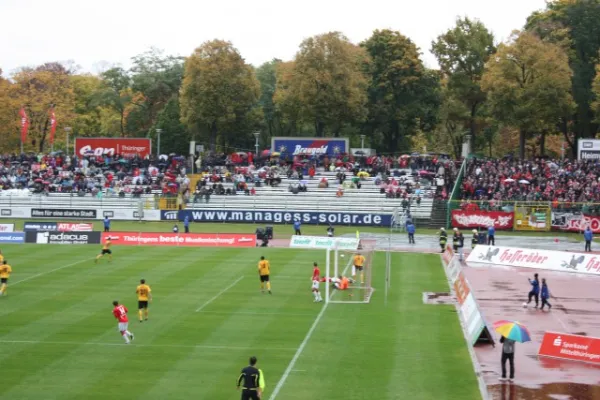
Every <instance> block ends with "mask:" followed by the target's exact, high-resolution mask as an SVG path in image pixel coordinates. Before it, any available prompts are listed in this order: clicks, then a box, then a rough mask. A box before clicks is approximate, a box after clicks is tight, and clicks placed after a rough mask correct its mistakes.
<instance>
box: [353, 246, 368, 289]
mask: <svg viewBox="0 0 600 400" xmlns="http://www.w3.org/2000/svg"><path fill="white" fill-rule="evenodd" d="M364 267H365V257H364V256H363V255H362V254H360V253H356V255H355V256H354V266H353V267H352V279H354V280H356V271H359V272H360V283H365V273H364V271H363V268H364Z"/></svg>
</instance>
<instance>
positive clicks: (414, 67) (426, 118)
mask: <svg viewBox="0 0 600 400" xmlns="http://www.w3.org/2000/svg"><path fill="white" fill-rule="evenodd" d="M361 47H363V48H364V49H365V50H366V52H367V53H368V55H369V56H370V60H369V62H367V63H365V64H364V68H365V71H366V73H367V75H368V76H369V78H370V86H369V89H368V100H369V101H368V120H367V124H366V130H367V131H368V132H369V133H370V135H372V136H374V135H376V134H381V135H382V136H383V142H382V143H381V144H382V147H383V148H385V149H387V151H388V152H395V151H397V150H404V151H407V150H410V145H411V142H410V140H409V138H410V136H412V135H414V134H415V133H416V132H417V130H418V129H424V130H430V129H432V128H433V126H435V123H436V121H437V116H438V108H439V105H440V101H441V97H440V91H439V85H440V82H439V74H438V73H436V72H434V71H428V70H427V69H426V68H425V67H424V66H423V62H422V61H421V59H420V55H419V50H418V49H417V47H416V45H415V44H414V43H413V42H412V41H411V40H410V39H408V38H407V37H405V36H403V35H402V34H400V33H399V32H394V31H391V30H382V31H379V30H377V31H375V32H374V33H373V35H372V36H371V37H370V38H369V39H368V40H366V41H365V42H363V43H362V44H361Z"/></svg>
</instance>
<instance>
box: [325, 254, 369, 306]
mask: <svg viewBox="0 0 600 400" xmlns="http://www.w3.org/2000/svg"><path fill="white" fill-rule="evenodd" d="M374 255H375V251H374V247H370V246H369V247H367V246H359V248H358V249H357V250H339V249H336V248H333V249H329V250H327V262H326V274H325V280H326V282H325V302H327V303H369V302H370V301H371V295H372V294H373V291H374V289H373V285H372V282H373V258H374ZM361 264H362V269H361V268H360V267H361ZM357 267H358V268H357ZM346 280H347V284H348V285H347V287H346V286H345V282H344V281H346Z"/></svg>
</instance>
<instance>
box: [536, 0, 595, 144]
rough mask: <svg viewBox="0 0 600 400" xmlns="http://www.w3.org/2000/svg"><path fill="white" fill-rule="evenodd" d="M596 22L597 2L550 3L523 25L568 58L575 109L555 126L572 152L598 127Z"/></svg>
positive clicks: (562, 0)
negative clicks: (594, 87) (593, 105)
mask: <svg viewBox="0 0 600 400" xmlns="http://www.w3.org/2000/svg"><path fill="white" fill-rule="evenodd" d="M598 21H600V0H585V1H583V0H582V1H575V0H552V1H549V2H547V5H546V9H545V10H543V11H541V12H536V13H533V14H532V15H531V16H530V17H529V18H528V20H527V24H526V30H528V31H530V32H533V33H535V34H537V35H538V36H539V37H541V38H542V40H544V41H546V42H549V43H553V44H556V45H558V46H559V47H561V48H563V50H565V52H566V54H567V56H568V59H569V65H570V67H571V69H572V71H573V75H572V79H571V91H572V93H573V98H574V100H575V103H576V104H577V107H576V109H575V110H574V112H573V113H572V114H571V115H568V116H566V117H564V118H562V119H561V121H560V123H559V124H558V127H559V128H560V130H561V131H562V132H563V134H564V136H565V139H566V140H567V142H568V143H569V145H570V146H571V148H572V149H573V150H574V151H575V150H576V147H577V139H578V138H586V137H595V135H596V133H597V132H598V128H599V126H600V125H599V122H600V120H599V119H598V115H597V114H596V115H595V114H594V110H592V108H591V103H592V102H593V100H594V97H593V92H592V81H593V79H594V76H595V74H596V72H595V66H596V64H597V63H598V62H599V61H600V60H599V56H598V51H599V50H600V24H599V23H598ZM595 121H596V122H595Z"/></svg>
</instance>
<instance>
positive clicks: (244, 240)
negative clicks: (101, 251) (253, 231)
mask: <svg viewBox="0 0 600 400" xmlns="http://www.w3.org/2000/svg"><path fill="white" fill-rule="evenodd" d="M109 237H110V239H111V240H112V242H113V244H115V245H120V246H144V245H145V246H196V247H210V246H215V247H256V236H255V235H241V234H237V233H214V234H213V233H206V234H204V233H202V234H200V233H183V234H178V233H154V232H140V233H134V232H103V233H102V241H104V240H106V239H107V238H109Z"/></svg>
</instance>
